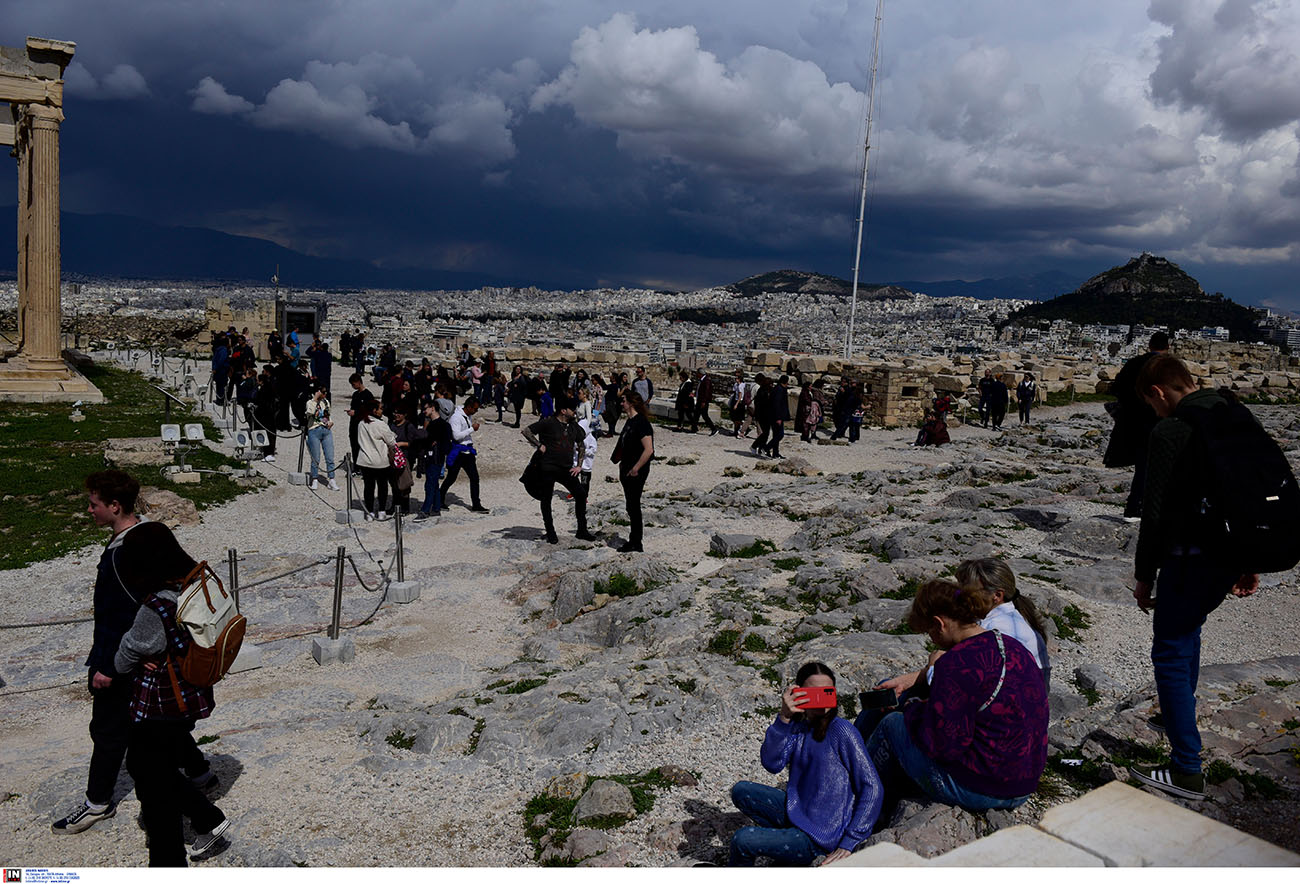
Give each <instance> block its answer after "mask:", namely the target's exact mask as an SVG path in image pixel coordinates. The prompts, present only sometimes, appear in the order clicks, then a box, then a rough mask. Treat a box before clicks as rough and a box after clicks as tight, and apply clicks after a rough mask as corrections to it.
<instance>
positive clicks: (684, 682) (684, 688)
mask: <svg viewBox="0 0 1300 884" xmlns="http://www.w3.org/2000/svg"><path fill="white" fill-rule="evenodd" d="M672 683H673V684H675V685H676V686H677V689H678V690H679V691H681V692H682V693H683V694H693V693H695V689H696V688H697V687H699V685H698V684H697V683H696V681H695V679H693V678H682V679H677V678H674V679H672Z"/></svg>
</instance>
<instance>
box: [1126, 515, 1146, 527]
mask: <svg viewBox="0 0 1300 884" xmlns="http://www.w3.org/2000/svg"><path fill="white" fill-rule="evenodd" d="M1124 521H1125V522H1128V523H1129V524H1130V525H1136V524H1137V523H1138V522H1141V521H1142V517H1141V516H1125V517H1124Z"/></svg>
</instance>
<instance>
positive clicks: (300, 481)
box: [289, 473, 307, 485]
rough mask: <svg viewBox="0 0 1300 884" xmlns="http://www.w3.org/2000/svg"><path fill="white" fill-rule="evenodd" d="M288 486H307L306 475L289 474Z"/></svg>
mask: <svg viewBox="0 0 1300 884" xmlns="http://www.w3.org/2000/svg"><path fill="white" fill-rule="evenodd" d="M289 484H290V485H306V484H307V474H306V473H289Z"/></svg>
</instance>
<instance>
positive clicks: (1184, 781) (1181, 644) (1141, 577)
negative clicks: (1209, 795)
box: [1129, 354, 1300, 801]
mask: <svg viewBox="0 0 1300 884" xmlns="http://www.w3.org/2000/svg"><path fill="white" fill-rule="evenodd" d="M1137 389H1138V391H1139V393H1140V395H1141V396H1142V397H1143V398H1144V399H1145V400H1146V401H1147V403H1148V404H1150V406H1151V407H1152V408H1153V409H1154V410H1155V412H1156V414H1157V415H1159V417H1160V418H1161V420H1160V422H1159V423H1157V424H1156V426H1155V429H1153V430H1152V431H1151V436H1150V439H1149V445H1148V460H1147V474H1146V483H1145V489H1144V492H1143V496H1142V525H1141V528H1140V530H1139V534H1138V544H1137V553H1136V558H1135V562H1134V572H1135V577H1136V581H1137V582H1136V585H1135V587H1134V588H1133V596H1134V598H1135V599H1136V600H1137V603H1138V607H1139V608H1141V609H1142V610H1143V611H1144V612H1148V611H1151V610H1154V611H1155V616H1154V618H1153V624H1152V627H1153V629H1152V631H1153V635H1152V643H1151V662H1152V665H1153V667H1154V669H1155V681H1156V690H1157V693H1158V695H1159V698H1160V721H1159V723H1158V725H1157V726H1158V727H1160V728H1162V729H1163V730H1164V732H1165V734H1166V736H1167V737H1168V739H1169V745H1170V764H1169V766H1167V767H1147V766H1134V767H1132V768H1130V769H1129V772H1130V774H1131V775H1132V776H1133V777H1134V778H1135V779H1136V780H1138V781H1140V782H1142V783H1145V784H1147V785H1149V786H1154V787H1155V788H1157V789H1160V790H1162V791H1164V792H1168V793H1170V794H1172V795H1176V796H1178V797H1180V798H1186V799H1190V800H1193V801H1199V800H1201V799H1203V798H1204V797H1205V777H1204V775H1203V774H1202V772H1201V736H1200V732H1199V731H1198V730H1197V727H1196V681H1197V675H1198V672H1199V668H1200V647H1201V626H1202V625H1203V624H1204V623H1205V619H1206V617H1207V616H1208V615H1209V614H1210V612H1211V611H1213V610H1214V609H1215V608H1217V607H1218V606H1219V604H1220V603H1221V602H1222V601H1223V600H1224V598H1226V597H1227V595H1228V593H1232V594H1233V595H1236V596H1248V595H1252V594H1253V593H1254V592H1255V591H1256V589H1257V588H1258V586H1259V576H1258V574H1259V572H1261V571H1279V570H1289V569H1290V568H1292V567H1294V565H1295V564H1296V561H1297V559H1300V549H1297V544H1296V543H1295V537H1296V533H1295V532H1296V531H1297V529H1298V528H1300V491H1298V490H1297V487H1296V482H1295V478H1294V476H1293V475H1292V474H1291V470H1290V467H1289V466H1288V464H1287V462H1286V459H1285V457H1284V456H1283V455H1282V452H1281V450H1280V449H1278V447H1277V444H1276V443H1275V442H1273V440H1272V439H1270V438H1269V436H1268V434H1267V433H1266V432H1265V431H1264V428H1263V427H1261V426H1260V425H1259V423H1258V422H1257V421H1256V420H1255V419H1254V416H1253V415H1251V414H1250V411H1249V410H1248V409H1247V408H1246V407H1245V406H1244V405H1241V404H1240V403H1239V402H1237V401H1236V400H1235V397H1231V393H1227V396H1225V395H1224V394H1225V392H1226V391H1223V392H1221V391H1218V390H1208V389H1207V390H1199V389H1197V386H1196V382H1195V380H1194V379H1193V378H1192V376H1191V374H1190V373H1189V372H1188V371H1187V367H1186V366H1185V365H1183V363H1182V362H1181V361H1180V360H1179V359H1178V358H1177V357H1174V356H1172V355H1169V354H1158V355H1155V356H1153V357H1152V358H1151V359H1150V360H1149V361H1148V362H1147V363H1146V365H1144V366H1143V367H1142V371H1141V373H1140V374H1139V375H1138V380H1137ZM1157 575H1158V578H1157ZM1153 588H1154V589H1156V590H1157V591H1156V593H1155V595H1154V597H1153V593H1152V590H1153ZM1153 724H1155V723H1153Z"/></svg>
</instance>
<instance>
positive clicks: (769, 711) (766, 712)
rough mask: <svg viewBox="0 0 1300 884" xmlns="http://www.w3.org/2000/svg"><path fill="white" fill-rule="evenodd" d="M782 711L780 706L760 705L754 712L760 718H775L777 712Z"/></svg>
mask: <svg viewBox="0 0 1300 884" xmlns="http://www.w3.org/2000/svg"><path fill="white" fill-rule="evenodd" d="M780 711H781V707H780V706H759V707H758V708H757V709H755V710H754V714H755V715H757V716H759V717H760V718H775V717H776V714H777V713H778V712H780Z"/></svg>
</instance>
